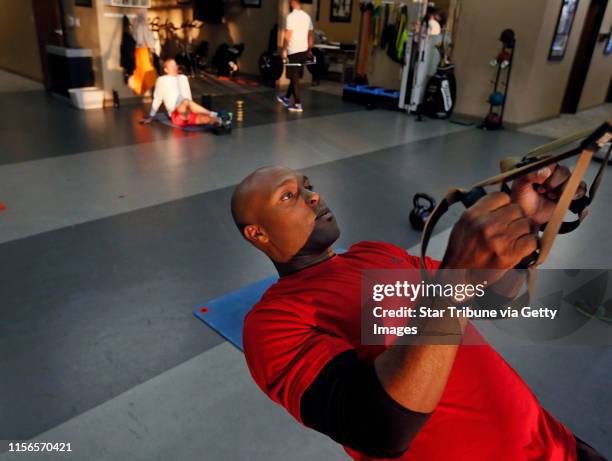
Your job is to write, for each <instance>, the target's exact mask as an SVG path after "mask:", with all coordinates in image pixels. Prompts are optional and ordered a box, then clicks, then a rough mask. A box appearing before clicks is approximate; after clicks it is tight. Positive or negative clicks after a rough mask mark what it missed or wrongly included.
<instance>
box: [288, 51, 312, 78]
mask: <svg viewBox="0 0 612 461" xmlns="http://www.w3.org/2000/svg"><path fill="white" fill-rule="evenodd" d="M287 60H288V61H289V63H290V64H302V65H301V66H285V76H286V77H287V78H302V77H303V76H304V67H305V66H304V65H303V64H304V63H305V62H306V61H308V52H307V51H303V52H301V53H293V54H290V55H289V56H287Z"/></svg>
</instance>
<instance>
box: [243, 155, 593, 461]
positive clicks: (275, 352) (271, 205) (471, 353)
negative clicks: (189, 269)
mask: <svg viewBox="0 0 612 461" xmlns="http://www.w3.org/2000/svg"><path fill="white" fill-rule="evenodd" d="M569 174H570V172H569V170H568V169H567V168H565V167H562V166H552V167H549V168H546V169H543V170H541V171H539V172H535V173H533V174H530V175H528V176H526V177H524V178H522V179H519V180H517V181H515V182H514V184H513V186H512V193H511V194H510V195H508V194H504V193H501V192H500V193H492V194H489V195H487V196H485V197H483V198H482V199H481V200H479V201H478V202H477V203H476V204H475V205H473V206H472V207H471V208H469V209H468V210H466V212H465V213H464V214H463V215H462V217H461V219H460V220H459V221H458V223H457V224H456V225H455V226H454V228H453V230H452V232H451V237H450V240H449V244H448V248H447V250H446V253H445V255H444V258H443V260H442V261H441V262H438V261H432V260H429V259H428V260H427V261H426V266H427V267H428V269H430V270H431V271H432V272H435V271H436V270H437V269H438V268H442V269H466V271H465V273H466V277H470V276H471V274H475V272H476V271H477V270H478V269H482V268H487V269H499V270H500V274H503V273H504V271H506V270H508V269H511V268H513V267H515V266H516V265H517V264H518V263H519V262H520V261H521V260H522V259H523V258H524V257H525V256H528V255H530V254H531V253H532V252H533V251H534V250H535V249H536V247H537V241H536V230H537V228H538V226H540V225H541V224H543V223H545V222H547V221H548V219H549V218H550V216H551V213H552V210H553V208H554V206H555V203H556V199H557V198H558V197H559V193H560V191H561V190H562V189H563V186H564V184H565V182H566V181H567V179H568V177H569ZM534 184H537V185H538V186H537V187H534ZM584 193H585V187H584V185H582V186H581V188H580V189H579V191H578V193H577V195H576V197H575V198H579V197H581V196H582V195H584ZM232 215H233V217H234V221H235V222H236V225H237V226H238V228H239V230H240V232H241V234H242V236H243V237H244V238H245V239H246V240H247V241H248V242H250V243H251V244H253V245H254V246H255V247H256V248H258V249H259V250H261V251H262V252H264V253H265V254H266V255H267V256H268V257H269V258H270V259H271V260H272V262H273V263H274V265H275V267H276V268H277V270H278V272H279V275H280V278H279V280H278V282H276V283H275V284H274V285H273V286H271V287H270V288H269V289H268V291H267V292H266V293H265V294H264V295H263V297H262V299H261V300H260V301H259V302H258V303H257V304H256V305H255V306H254V307H253V309H252V310H251V311H250V312H249V314H248V315H247V317H246V319H245V324H244V333H243V334H244V351H245V356H246V360H247V364H248V367H249V370H250V372H251V374H252V376H253V378H254V380H255V382H256V383H257V385H258V386H259V387H260V388H261V389H262V390H263V392H265V393H266V394H267V395H268V396H269V397H270V399H272V400H273V401H274V402H276V403H278V404H280V405H282V406H283V407H285V408H286V409H287V411H289V413H290V414H291V415H292V416H293V417H294V418H295V419H296V420H298V421H299V422H300V423H302V424H304V425H306V426H307V427H310V428H313V429H315V430H317V431H319V432H322V433H324V434H326V435H328V436H329V437H331V438H332V439H334V440H335V441H337V442H338V443H341V444H342V445H343V446H344V448H345V450H346V451H347V453H348V454H349V455H350V456H351V457H352V458H353V459H355V460H361V461H365V460H371V459H387V458H393V459H401V460H406V461H407V460H414V461H416V460H427V461H438V460H439V461H448V460H459V461H462V460H465V461H468V460H469V461H476V460H486V461H490V460H495V461H504V460H507V461H517V460H542V461H543V460H547V461H574V460H599V461H601V460H603V459H604V458H603V457H601V455H599V454H598V453H597V452H596V451H595V450H594V449H592V448H591V447H590V446H589V445H587V444H586V443H584V442H582V441H580V440H579V439H577V438H576V437H575V436H574V435H573V434H572V432H571V431H569V430H568V429H567V428H566V427H565V426H563V425H562V424H561V423H560V422H558V421H557V420H556V419H555V418H554V417H553V416H551V415H550V414H549V413H548V412H546V410H544V409H543V408H542V407H541V405H540V404H539V402H538V401H537V399H536V397H535V396H534V395H533V393H532V392H531V391H530V390H529V388H528V387H527V385H526V384H525V383H524V382H523V380H522V379H521V378H520V376H518V374H517V373H516V372H515V371H514V370H513V369H512V368H511V367H510V366H509V365H508V364H507V363H506V362H505V361H504V359H503V358H502V357H501V356H500V355H499V354H497V353H496V352H495V350H494V349H493V348H492V347H491V346H489V345H488V344H486V342H485V341H484V339H483V338H482V337H480V335H479V334H478V332H477V331H476V329H475V328H474V327H473V326H472V325H471V324H469V322H466V321H465V320H461V321H460V323H461V327H462V328H464V338H465V337H469V338H470V341H469V342H470V343H471V344H474V342H477V343H478V344H479V345H469V346H468V345H464V344H447V345H440V344H438V345H432V344H421V345H399V344H397V345H395V344H394V345H389V346H368V345H363V344H362V341H361V330H360V329H361V285H360V284H361V276H362V272H363V271H364V270H366V269H417V268H419V267H420V260H419V258H417V257H414V256H411V255H409V254H408V253H406V251H404V250H403V249H401V248H399V247H397V246H395V245H392V244H388V243H381V242H360V243H357V244H355V245H353V246H352V247H351V248H350V249H349V250H348V251H347V252H346V253H343V254H334V252H333V250H332V249H331V245H332V244H333V243H334V242H335V241H336V240H337V239H338V237H339V235H340V230H339V228H338V225H337V223H336V219H335V217H334V215H333V213H332V212H331V211H330V210H329V208H328V207H327V205H326V204H325V202H324V201H323V200H322V199H321V197H320V196H319V194H318V193H317V192H315V191H314V190H313V186H312V183H311V182H310V180H309V179H308V178H307V177H305V176H304V175H303V174H301V173H299V172H296V171H293V170H290V169H286V168H281V167H269V168H263V169H260V170H257V171H255V172H254V173H252V174H251V175H249V176H248V177H247V178H245V179H244V180H243V181H242V182H241V183H240V184H239V185H238V186H237V187H236V189H235V191H234V194H233V196H232ZM506 275H508V276H512V277H515V275H514V273H509V272H508V273H507V274H506ZM502 278H505V276H502ZM414 282H417V281H416V280H415V281H414ZM515 282H516V280H515V281H514V282H513V283H515ZM519 282H520V281H519ZM434 323H435V321H434ZM296 449H299V447H296Z"/></svg>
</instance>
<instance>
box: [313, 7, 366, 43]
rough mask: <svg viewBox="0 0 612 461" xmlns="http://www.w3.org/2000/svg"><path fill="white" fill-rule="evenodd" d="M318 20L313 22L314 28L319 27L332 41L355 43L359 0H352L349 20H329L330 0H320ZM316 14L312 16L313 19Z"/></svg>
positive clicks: (357, 33) (359, 15)
mask: <svg viewBox="0 0 612 461" xmlns="http://www.w3.org/2000/svg"><path fill="white" fill-rule="evenodd" d="M320 2H321V3H320V4H319V8H320V10H319V20H318V21H316V23H315V28H316V29H321V30H322V31H324V32H325V34H326V35H327V38H328V39H329V40H330V41H332V42H342V43H357V40H358V35H359V19H360V17H361V13H360V12H359V0H353V11H352V13H351V22H330V21H329V13H330V7H331V0H320ZM315 18H316V16H313V18H312V20H313V21H314V20H315Z"/></svg>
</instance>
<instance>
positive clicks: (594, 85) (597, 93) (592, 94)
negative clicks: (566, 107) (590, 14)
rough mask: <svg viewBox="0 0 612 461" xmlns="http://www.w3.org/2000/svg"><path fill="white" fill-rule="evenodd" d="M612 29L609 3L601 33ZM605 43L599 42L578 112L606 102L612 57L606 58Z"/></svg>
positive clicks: (611, 10) (611, 13)
mask: <svg viewBox="0 0 612 461" xmlns="http://www.w3.org/2000/svg"><path fill="white" fill-rule="evenodd" d="M611 27H612V1H608V7H607V8H606V13H605V15H604V18H603V21H602V22H601V28H600V29H599V32H600V33H608V32H610V28H611ZM604 47H605V42H604V43H601V42H598V43H597V44H596V45H595V51H594V52H593V57H592V59H591V66H590V67H589V73H588V74H587V79H586V82H585V84H584V89H583V90H582V95H581V97H580V104H579V105H578V110H582V109H587V108H589V107H593V106H597V105H599V104H602V103H603V102H605V100H606V95H607V93H608V88H609V86H610V76H612V55H609V56H604V54H603V50H604Z"/></svg>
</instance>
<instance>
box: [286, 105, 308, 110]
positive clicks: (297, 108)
mask: <svg viewBox="0 0 612 461" xmlns="http://www.w3.org/2000/svg"><path fill="white" fill-rule="evenodd" d="M288 109H289V111H290V112H304V109H302V105H301V104H292V105H290V106H289V107H288Z"/></svg>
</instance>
